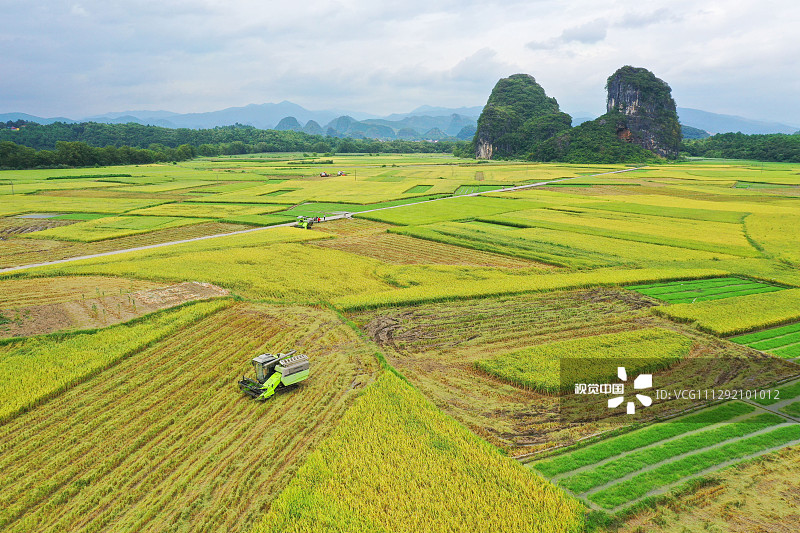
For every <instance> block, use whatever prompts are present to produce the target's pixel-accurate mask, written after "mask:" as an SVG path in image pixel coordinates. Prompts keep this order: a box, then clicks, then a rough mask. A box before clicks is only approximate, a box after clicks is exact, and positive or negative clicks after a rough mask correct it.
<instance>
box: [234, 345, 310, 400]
mask: <svg viewBox="0 0 800 533" xmlns="http://www.w3.org/2000/svg"><path fill="white" fill-rule="evenodd" d="M295 353H296V351H295V350H292V351H290V352H288V353H285V354H282V353H279V354H277V355H273V354H271V353H265V354H261V355H259V356H258V357H255V358H253V361H252V363H253V367H254V368H255V370H256V379H250V378H248V377H245V376H242V379H241V381H239V388H240V389H242V391H244V392H245V393H246V394H248V395H249V396H252V397H253V398H255V399H256V400H260V401H264V400H266V399H267V398H269V397H270V396H272V395H273V394H275V390H276V389H277V388H278V387H279V386H283V387H288V386H289V385H294V384H296V383H299V382H301V381H303V380H304V379H306V378H307V377H308V374H309V368H310V363H309V360H308V356H307V355H304V354H299V355H294V354H295Z"/></svg>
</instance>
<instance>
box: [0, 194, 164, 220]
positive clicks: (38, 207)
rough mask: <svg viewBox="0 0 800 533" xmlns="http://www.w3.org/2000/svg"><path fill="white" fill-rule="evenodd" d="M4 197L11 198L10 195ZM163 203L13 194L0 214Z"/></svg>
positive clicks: (113, 209)
mask: <svg viewBox="0 0 800 533" xmlns="http://www.w3.org/2000/svg"><path fill="white" fill-rule="evenodd" d="M5 198H7V199H11V197H10V196H6V197H5ZM162 203H164V200H154V199H144V200H143V199H138V198H137V199H132V198H103V201H102V202H100V201H98V200H97V198H82V197H70V196H59V197H57V198H52V197H48V196H41V195H14V197H13V201H9V202H7V203H5V205H3V206H2V207H0V216H9V215H18V214H20V213H49V212H52V211H53V210H54V209H56V210H57V212H59V213H72V212H84V213H114V214H117V213H124V212H126V211H131V210H133V209H141V208H143V207H148V206H151V205H157V204H162Z"/></svg>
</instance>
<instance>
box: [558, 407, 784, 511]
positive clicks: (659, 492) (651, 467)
mask: <svg viewBox="0 0 800 533" xmlns="http://www.w3.org/2000/svg"><path fill="white" fill-rule="evenodd" d="M792 400H796V399H792ZM792 400H786V401H787V402H789V401H792ZM746 403H750V404H751V405H753V406H754V407H757V408H759V409H760V410H762V412H763V411H767V412H769V413H772V414H776V415H778V416H780V417H782V418H783V419H784V420H786V422H784V423H782V424H778V425H774V426H770V427H767V428H764V429H761V430H758V431H754V432H753V433H748V434H747V435H743V436H740V437H734V438H731V439H727V440H725V441H720V442H717V443H714V444H712V445H711V446H706V447H705V448H700V449H696V450H690V451H688V452H684V453H681V454H679V455H675V456H673V457H669V458H666V459H664V460H663V461H659V462H658V463H653V464H649V465H647V466H645V467H643V468H641V469H639V470H637V471H635V472H631V473H629V474H626V475H624V476H621V477H619V478H616V479H612V480H610V481H608V482H606V483H603V484H602V485H597V486H595V487H592V488H590V489H589V490H587V491H585V492H581V493H575V492H573V491H571V490H569V489H567V488H565V487H563V486H561V485H559V487H560V488H561V489H562V490H564V491H566V492H568V493H569V494H571V495H573V496H575V497H577V498H579V499H580V500H581V501H582V502H583V504H584V505H586V506H587V507H589V508H591V509H593V510H596V511H603V512H609V513H616V512H618V511H621V510H622V509H625V508H627V507H630V506H631V505H633V504H635V503H637V502H639V501H641V500H643V499H645V498H649V497H651V496H660V495H662V494H665V493H667V492H669V491H670V490H672V489H674V488H676V487H678V486H680V485H682V484H684V483H686V482H687V481H689V480H691V479H697V478H698V477H702V476H704V475H706V474H710V473H713V472H717V471H719V470H722V469H724V468H727V467H729V466H732V465H735V464H738V463H742V462H744V461H748V460H750V459H754V458H756V457H760V456H762V455H766V454H768V453H771V452H774V451H777V450H780V449H783V448H786V447H788V446H796V445H798V444H800V440H794V441H791V442H788V443H786V444H781V445H779V446H773V447H770V448H765V449H763V450H759V451H757V452H755V453H752V454H749V455H746V456H744V457H739V458H735V459H731V460H729V461H724V462H722V463H718V464H715V465H712V466H710V467H708V468H706V469H704V470H702V471H700V472H697V473H695V474H692V475H690V476H687V477H683V478H681V479H679V480H678V481H675V482H673V483H670V484H668V485H664V486H662V487H659V488H657V489H653V490H651V491H649V492H648V493H647V494H644V495H643V496H640V497H639V498H636V499H633V500H630V501H628V502H625V503H623V504H621V505H618V506H617V507H614V508H613V509H606V508H604V507H601V506H600V505H598V504H596V503H594V502H592V501H590V500H589V499H588V498H587V496H589V495H590V494H593V493H595V492H599V491H601V490H603V489H606V488H609V487H612V486H614V485H616V484H618V483H621V482H624V481H627V480H629V479H631V478H633V477H635V476H638V475H639V474H641V473H644V472H649V471H651V470H655V469H656V468H659V467H661V466H663V465H665V464H668V463H672V462H674V461H678V460H680V459H682V458H684V457H687V456H691V455H694V454H698V453H702V452H706V451H708V450H712V449H714V448H719V447H721V446H724V445H726V444H730V443H732V442H736V441H739V440H742V439H746V438H750V437H754V436H756V435H760V434H762V433H769V432H770V431H774V430H775V429H777V428H779V427H782V426H787V425H790V424H792V423H796V422H798V421H800V420H798V419H797V418H795V417H793V416H790V415H787V414H786V413H783V412H780V411H777V410H776V409H774V408H773V409H770V408H769V407H772V406H764V405H759V404H757V403H754V402H746ZM781 403H783V402H781ZM776 405H777V404H776ZM758 413H759V412H758V411H755V412H753V413H748V414H745V415H741V416H738V417H736V418H733V419H731V420H726V421H724V422H720V423H717V424H713V425H710V426H704V427H701V428H698V429H696V430H692V431H689V432H686V433H682V434H680V435H677V436H675V437H671V438H669V439H664V440H662V441H658V442H655V443H653V444H650V445H648V446H645V447H643V448H637V449H636V450H632V451H630V452H625V453H622V454H618V455H615V456H614V457H609V458H607V459H604V460H602V461H598V462H597V463H594V464H591V465H587V466H584V467H581V468H578V469H575V470H572V471H570V472H565V473H563V474H559V475H557V476H553V477H552V478H549V479H550V480H551V481H553V482H556V483H557V482H558V480H560V479H563V478H566V477H570V476H572V475H574V474H576V473H579V472H582V471H585V470H592V469H594V468H596V467H597V466H600V465H602V464H604V463H608V462H611V461H614V460H616V459H620V458H622V457H625V456H627V455H628V454H630V453H633V452H638V451H639V450H641V449H644V448H654V447H658V446H660V445H661V444H663V443H665V442H669V441H671V440H676V439H679V438H682V437H685V436H687V435H690V434H693V433H699V432H703V431H707V430H709V429H714V428H716V427H719V426H721V425H723V424H728V423H731V422H742V421H744V420H746V419H748V418H752V417H754V416H756V415H757V414H758Z"/></svg>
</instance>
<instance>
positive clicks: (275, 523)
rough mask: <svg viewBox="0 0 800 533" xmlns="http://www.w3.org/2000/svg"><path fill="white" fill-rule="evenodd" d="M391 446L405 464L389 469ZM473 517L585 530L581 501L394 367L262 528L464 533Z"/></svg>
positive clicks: (500, 526)
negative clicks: (458, 418)
mask: <svg viewBox="0 0 800 533" xmlns="http://www.w3.org/2000/svg"><path fill="white" fill-rule="evenodd" d="M388 450H391V454H392V456H393V457H394V460H395V461H397V464H398V465H402V467H400V468H393V469H392V468H389V469H387V466H388V464H387V460H386V459H387V458H386V456H385V454H386V452H387V451H388ZM443 494H452V495H454V496H455V495H458V497H457V498H452V499H449V498H443V497H442V495H443ZM466 517H469V518H468V520H469V522H470V523H473V524H481V526H480V527H481V529H482V530H485V531H531V532H542V533H545V532H546V533H556V532H577V531H581V530H582V529H583V527H582V521H583V520H582V516H581V506H580V504H578V503H577V501H576V500H574V499H572V498H571V497H569V496H567V495H566V494H565V493H564V492H561V491H559V490H558V489H556V488H555V487H554V486H552V485H550V484H549V483H548V482H546V481H545V480H544V479H543V478H541V477H539V476H536V475H534V474H531V473H529V472H527V471H525V470H524V469H523V468H522V467H521V466H520V465H518V464H514V463H513V462H512V461H509V460H507V459H506V458H505V457H503V456H501V455H500V454H499V453H498V452H497V450H495V449H494V448H492V447H491V446H490V445H488V444H487V443H485V442H483V441H481V439H479V438H478V437H476V436H475V435H474V434H472V433H470V432H469V431H467V430H466V429H464V428H463V427H461V426H460V425H458V424H457V423H456V422H454V421H453V420H452V419H450V418H448V417H447V416H446V415H444V414H442V413H441V411H439V410H438V409H437V408H436V407H435V406H434V405H433V404H431V403H430V402H429V401H427V400H425V398H424V397H422V396H421V395H420V394H419V393H418V392H416V391H415V390H414V389H413V388H412V387H410V386H409V385H408V384H406V383H405V382H403V381H402V380H401V379H399V378H398V377H396V376H395V375H394V374H392V373H391V372H386V373H384V374H383V375H382V376H381V378H380V379H379V380H378V381H377V382H376V383H375V384H373V385H372V386H370V387H368V388H367V389H366V390H365V391H364V394H362V395H361V397H360V398H359V399H358V401H357V402H356V404H355V405H354V406H353V407H352V408H351V409H350V410H349V411H348V412H347V414H346V415H345V417H344V418H343V419H342V421H341V423H340V424H339V425H338V427H337V428H336V429H335V430H334V431H333V433H332V434H331V436H330V437H328V439H326V440H325V442H323V444H322V445H321V446H320V447H319V448H318V449H316V450H315V451H314V452H313V453H312V454H311V455H310V456H309V458H308V460H307V462H306V463H305V464H304V465H303V467H301V468H300V470H299V471H298V472H297V475H296V476H295V478H294V479H293V480H292V482H291V483H290V484H289V486H288V487H286V489H284V490H283V492H282V493H281V494H280V496H279V497H278V498H277V500H276V501H275V503H274V504H273V505H272V507H271V509H270V512H269V513H268V514H267V515H266V516H265V517H264V518H262V519H261V520H260V523H259V525H258V526H257V527H256V528H255V529H254V531H255V532H257V533H260V532H267V531H275V530H280V531H298V532H299V531H380V530H384V531H408V532H412V531H456V530H459V529H461V528H462V527H463V526H464V525H465V520H467V518H466Z"/></svg>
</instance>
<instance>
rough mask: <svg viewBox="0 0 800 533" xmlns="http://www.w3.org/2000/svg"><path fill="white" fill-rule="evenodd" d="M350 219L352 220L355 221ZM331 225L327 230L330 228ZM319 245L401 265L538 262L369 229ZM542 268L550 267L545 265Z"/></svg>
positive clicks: (521, 265) (510, 265)
mask: <svg viewBox="0 0 800 533" xmlns="http://www.w3.org/2000/svg"><path fill="white" fill-rule="evenodd" d="M353 223H355V221H350V222H348V224H353ZM328 230H329V228H328V227H327V225H325V226H324V231H326V232H327V231H328ZM315 244H316V245H317V246H324V247H325V248H333V249H336V250H342V251H345V252H351V253H355V254H359V255H365V256H367V257H372V258H374V259H377V260H379V261H383V262H384V263H393V264H401V265H416V264H442V265H472V266H484V267H497V268H531V267H534V266H538V265H537V264H536V263H531V262H530V261H525V260H522V259H517V258H513V257H507V256H505V255H499V254H493V253H487V252H482V251H476V250H469V249H465V248H462V247H460V246H452V245H449V244H442V243H438V242H435V241H429V240H422V239H415V238H412V237H408V236H406V235H396V234H394V233H367V234H365V235H359V236H355V237H339V238H337V239H326V240H320V241H317V242H316V243H315ZM542 268H548V267H546V266H542Z"/></svg>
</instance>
